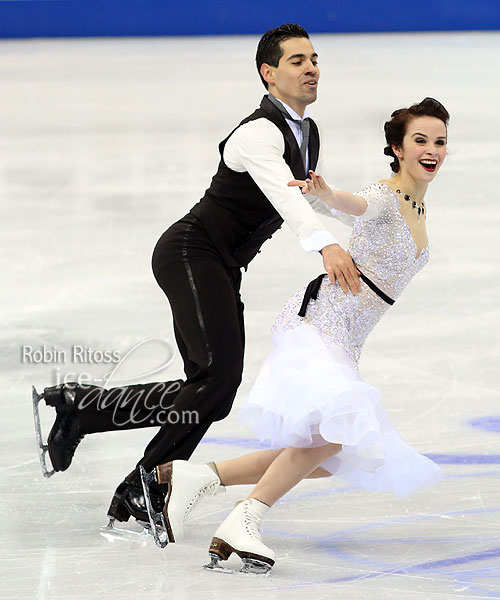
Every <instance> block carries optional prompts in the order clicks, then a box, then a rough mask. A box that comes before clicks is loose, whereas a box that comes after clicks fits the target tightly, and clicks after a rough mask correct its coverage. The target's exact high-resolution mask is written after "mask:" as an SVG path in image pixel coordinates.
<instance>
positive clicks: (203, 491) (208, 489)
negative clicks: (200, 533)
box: [184, 480, 219, 519]
mask: <svg viewBox="0 0 500 600" xmlns="http://www.w3.org/2000/svg"><path fill="white" fill-rule="evenodd" d="M218 487H219V481H218V480H214V481H211V482H210V483H208V484H207V485H205V486H203V487H202V488H200V489H199V490H198V491H197V492H196V493H195V495H194V496H193V497H192V498H191V500H190V501H189V504H188V505H187V507H186V511H185V512H184V519H186V517H187V516H188V515H189V513H190V512H191V511H192V510H193V507H194V506H195V504H197V502H198V500H199V499H200V498H201V497H202V496H205V495H207V496H215V494H216V493H217V488H218Z"/></svg>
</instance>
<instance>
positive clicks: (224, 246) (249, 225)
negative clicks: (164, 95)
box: [190, 96, 319, 269]
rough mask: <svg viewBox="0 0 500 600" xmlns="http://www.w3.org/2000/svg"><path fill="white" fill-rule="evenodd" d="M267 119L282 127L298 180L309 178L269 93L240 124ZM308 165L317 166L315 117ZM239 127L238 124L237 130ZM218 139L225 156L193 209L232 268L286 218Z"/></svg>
mask: <svg viewBox="0 0 500 600" xmlns="http://www.w3.org/2000/svg"><path fill="white" fill-rule="evenodd" d="M262 118H264V119H268V120H269V121H271V122H272V123H274V124H275V125H276V127H278V129H279V130H280V131H281V133H282V134H283V137H284V140H285V151H284V153H283V158H284V160H285V162H286V164H287V165H288V166H289V167H290V169H291V171H292V173H293V176H294V177H295V179H305V178H306V173H305V169H304V163H303V162H302V157H301V155H300V149H299V147H298V144H297V140H296V138H295V136H294V134H293V133H292V130H291V129H290V127H289V126H288V123H287V122H286V121H285V118H284V117H283V115H282V114H281V113H280V111H279V110H278V109H277V108H276V107H275V106H274V104H272V102H270V101H269V99H268V98H267V96H264V98H263V99H262V102H261V103H260V108H258V109H257V110H256V111H255V112H254V113H253V114H251V115H250V116H249V117H247V118H246V119H243V121H241V123H240V124H239V125H238V127H240V126H241V125H243V124H244V123H248V122H249V121H254V120H256V119H262ZM310 122H311V128H310V132H309V146H308V149H309V165H310V168H311V169H313V170H314V169H315V168H316V164H317V162H318V154H319V134H318V128H317V126H316V124H315V123H314V121H313V120H312V119H311V120H310ZM238 127H236V129H238ZM236 129H234V130H233V131H232V132H231V133H230V134H229V135H228V136H227V138H226V139H225V140H223V141H222V142H221V143H220V144H219V152H220V155H221V160H220V163H219V168H218V170H217V173H216V174H215V175H214V177H213V179H212V183H211V184H210V187H209V188H208V190H207V191H206V192H205V195H204V197H203V198H202V199H201V200H200V202H198V204H196V205H195V206H194V207H193V208H192V209H191V211H190V213H191V214H192V215H194V216H195V217H196V218H197V219H198V220H199V221H200V223H201V224H202V226H203V227H204V229H205V230H206V231H207V233H208V235H209V236H210V238H211V240H212V242H213V243H214V245H215V247H216V248H217V250H218V251H219V252H220V254H221V256H222V258H223V260H224V262H225V263H226V265H227V266H228V267H232V268H234V267H245V269H246V268H247V266H248V263H249V262H250V261H251V260H252V259H253V258H254V257H255V255H256V254H257V252H258V251H259V249H260V247H261V246H262V244H263V243H264V242H265V241H266V239H270V238H271V236H272V235H273V233H274V232H275V231H276V230H277V229H279V228H280V227H281V224H282V223H283V219H282V218H281V217H280V215H279V214H278V212H277V211H276V209H275V208H274V207H273V205H272V204H271V203H270V202H269V200H268V199H267V198H266V196H265V195H264V194H263V192H262V191H261V190H260V188H259V187H258V186H257V184H256V183H255V182H254V180H253V179H252V178H251V177H250V175H249V174H248V173H247V172H244V173H237V172H236V171H233V170H231V169H230V168H229V167H227V166H226V164H225V163H224V160H223V158H222V156H223V153H224V147H225V145H226V142H227V140H228V139H229V138H230V137H231V135H232V134H233V133H234V132H235V131H236Z"/></svg>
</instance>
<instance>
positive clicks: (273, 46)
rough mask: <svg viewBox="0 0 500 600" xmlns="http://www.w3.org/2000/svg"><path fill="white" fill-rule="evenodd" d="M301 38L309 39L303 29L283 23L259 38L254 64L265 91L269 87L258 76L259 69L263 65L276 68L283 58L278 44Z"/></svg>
mask: <svg viewBox="0 0 500 600" xmlns="http://www.w3.org/2000/svg"><path fill="white" fill-rule="evenodd" d="M301 37H303V38H307V39H309V34H308V33H307V31H306V30H305V29H304V28H303V27H301V26H300V25H295V24H294V23H285V24H283V25H280V26H279V27H275V28H274V29H270V30H269V31H266V33H265V34H264V35H263V36H262V37H261V38H260V42H259V45H258V46H257V54H256V56H255V62H256V63H257V71H258V72H259V76H260V78H261V80H262V83H263V84H264V86H265V88H266V90H267V89H269V86H268V85H267V82H266V81H264V78H263V77H262V75H261V74H260V67H261V66H262V64H263V63H266V64H268V65H271V66H272V67H277V66H278V63H279V62H280V58H281V57H282V56H283V49H282V48H281V46H280V43H281V42H284V41H285V40H289V39H290V38H301Z"/></svg>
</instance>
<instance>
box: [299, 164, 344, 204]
mask: <svg viewBox="0 0 500 600" xmlns="http://www.w3.org/2000/svg"><path fill="white" fill-rule="evenodd" d="M309 175H310V177H308V178H307V179H306V180H305V181H301V180H300V179H293V180H292V181H289V182H288V186H289V187H297V186H298V187H301V188H302V193H303V194H312V195H313V196H316V197H317V198H319V199H320V200H323V202H326V203H327V204H329V202H328V200H329V199H330V198H331V197H332V195H333V192H332V190H331V188H329V187H328V185H327V184H326V181H325V180H324V179H323V177H321V175H316V173H315V172H314V171H309Z"/></svg>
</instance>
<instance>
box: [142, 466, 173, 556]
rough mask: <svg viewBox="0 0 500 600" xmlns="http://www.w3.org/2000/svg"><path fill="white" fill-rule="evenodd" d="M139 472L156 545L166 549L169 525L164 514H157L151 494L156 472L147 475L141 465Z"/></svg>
mask: <svg viewBox="0 0 500 600" xmlns="http://www.w3.org/2000/svg"><path fill="white" fill-rule="evenodd" d="M139 472H140V474H141V483H142V489H143V491H144V499H145V501H146V508H147V510H148V516H149V523H150V527H151V534H152V536H153V538H154V540H155V544H156V545H157V546H158V547H159V548H165V546H166V545H167V544H168V541H169V540H168V533H167V524H166V523H165V517H164V515H163V513H161V512H155V510H154V508H153V504H152V502H151V494H150V492H149V485H150V484H151V483H152V482H156V471H154V470H153V471H151V472H150V473H146V470H145V469H144V467H143V466H142V465H139Z"/></svg>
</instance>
